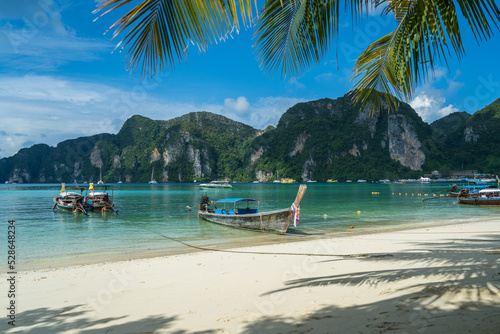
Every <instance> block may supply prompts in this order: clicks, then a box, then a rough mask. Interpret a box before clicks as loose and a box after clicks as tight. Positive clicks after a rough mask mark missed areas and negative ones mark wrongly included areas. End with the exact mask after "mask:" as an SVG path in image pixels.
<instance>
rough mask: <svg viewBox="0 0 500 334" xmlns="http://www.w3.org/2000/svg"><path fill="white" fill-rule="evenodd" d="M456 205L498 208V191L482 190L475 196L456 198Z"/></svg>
mask: <svg viewBox="0 0 500 334" xmlns="http://www.w3.org/2000/svg"><path fill="white" fill-rule="evenodd" d="M458 204H466V205H478V206H500V189H483V190H480V191H479V192H478V193H477V194H476V195H467V196H462V195H460V196H458Z"/></svg>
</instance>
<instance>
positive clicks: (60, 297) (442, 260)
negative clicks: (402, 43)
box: [0, 219, 500, 333]
mask: <svg viewBox="0 0 500 334" xmlns="http://www.w3.org/2000/svg"><path fill="white" fill-rule="evenodd" d="M499 242H500V219H487V220H482V221H480V222H471V223H460V224H456V223H455V224H454V223H450V224H446V225H444V226H432V227H431V226H426V227H421V228H419V229H405V230H400V231H392V232H387V231H384V232H381V233H370V234H357V235H349V236H343V237H336V238H326V237H325V238H321V239H314V240H302V241H298V242H293V243H280V244H273V245H264V246H252V247H242V248H238V249H237V250H238V251H241V252H247V253H225V252H224V253H221V252H213V251H212V252H210V251H206V252H193V253H189V254H178V255H171V256H163V257H151V258H141V259H135V260H126V261H115V262H106V263H98V264H87V265H81V266H71V267H65V268H58V269H56V268H49V269H40V270H32V271H24V272H20V273H19V275H18V284H17V290H18V292H19V294H18V297H17V303H18V305H19V308H18V313H17V318H16V327H15V328H11V327H8V326H7V324H6V321H5V320H4V322H2V323H0V330H2V331H4V332H6V333H12V332H13V331H14V330H16V331H19V330H20V331H23V330H24V331H30V330H35V328H36V331H37V332H39V333H78V332H82V331H84V330H85V331H91V332H99V333H101V332H107V331H113V333H130V332H154V333H173V332H179V333H199V332H203V333H276V332H283V333H297V332H301V333H308V332H314V333H331V332H332V331H333V330H334V332H346V333H347V332H368V333H371V332H380V331H385V330H396V331H402V332H410V333H411V332H419V333H445V332H454V333H466V332H469V331H471V332H475V333H478V332H485V333H486V332H495V331H496V330H497V329H498V315H499V314H500V305H499V304H498V300H499V299H500V247H499V246H498V245H499ZM250 252H254V253H250ZM255 252H267V253H269V254H256V253H255ZM272 253H317V254H336V255H334V256H318V255H315V256H304V255H293V256H292V255H275V254H272ZM2 284H5V283H3V282H2ZM2 286H3V285H2ZM4 303H5V301H4Z"/></svg>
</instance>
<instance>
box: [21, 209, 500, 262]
mask: <svg viewBox="0 0 500 334" xmlns="http://www.w3.org/2000/svg"><path fill="white" fill-rule="evenodd" d="M496 219H497V218H494V217H481V221H492V220H496ZM475 222H476V221H474V222H471V221H470V220H467V221H458V222H457V221H451V222H443V221H440V222H438V223H435V222H434V223H428V222H425V223H411V224H402V225H398V226H377V227H368V228H361V229H357V228H353V229H346V230H345V231H341V232H339V231H337V232H332V233H324V234H314V235H312V234H301V233H297V234H295V233H294V232H291V233H290V232H289V233H287V234H286V235H278V234H274V233H267V234H268V235H269V236H270V237H272V238H271V240H255V239H252V240H250V239H249V240H245V241H244V242H243V243H242V242H241V240H238V241H232V242H227V243H224V244H222V245H218V244H208V245H194V244H195V243H194V242H193V243H190V242H186V244H193V246H194V247H189V246H185V245H183V246H182V248H173V249H170V250H159V249H156V250H150V251H142V252H137V251H133V252H127V253H119V252H118V251H115V252H107V253H84V254H74V255H70V256H65V257H62V258H57V259H55V260H53V259H48V260H31V261H29V262H27V263H24V264H21V265H19V267H20V269H19V272H26V271H36V270H50V269H61V268H66V267H74V266H86V265H94V264H105V263H112V262H122V261H133V260H141V259H151V258H163V257H169V256H176V255H183V254H191V253H199V252H209V251H223V250H233V249H240V248H249V247H260V246H273V245H281V244H293V243H297V242H307V241H314V240H322V239H335V238H344V237H354V236H362V235H371V234H380V233H391V232H400V231H407V230H415V229H423V228H429V227H431V228H432V227H441V226H447V225H460V224H469V223H475ZM227 228H231V227H227ZM242 233H262V232H259V231H243V230H242ZM166 240H168V238H166ZM171 241H172V242H175V243H177V244H180V243H183V242H184V241H182V240H181V241H173V240H171ZM219 246H220V247H219ZM198 248H206V249H203V250H200V249H198Z"/></svg>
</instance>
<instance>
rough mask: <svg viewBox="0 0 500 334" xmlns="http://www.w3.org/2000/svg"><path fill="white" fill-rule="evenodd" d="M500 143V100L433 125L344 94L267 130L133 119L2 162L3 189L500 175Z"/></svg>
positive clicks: (196, 118) (301, 108)
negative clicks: (439, 172) (433, 173)
mask: <svg viewBox="0 0 500 334" xmlns="http://www.w3.org/2000/svg"><path fill="white" fill-rule="evenodd" d="M499 137H500V100H499V101H496V102H495V103H494V104H492V105H490V106H488V107H487V108H484V109H483V110H481V111H478V112H477V113H475V114H474V115H473V116H471V117H469V116H468V115H467V114H465V113H455V114H453V115H450V116H448V117H445V118H443V119H442V120H439V121H436V122H435V123H433V124H432V126H429V125H428V124H426V123H424V122H423V121H422V120H421V119H420V117H418V115H417V114H416V113H415V111H414V110H413V109H411V107H410V106H408V105H407V104H404V103H401V104H400V107H399V110H398V111H397V112H396V113H390V114H388V113H387V112H382V113H381V114H380V115H379V116H377V117H372V116H370V114H369V109H368V108H366V109H364V110H362V111H359V110H358V108H356V106H354V105H353V104H352V102H351V99H350V97H349V96H347V95H346V96H344V97H341V98H338V99H335V100H332V99H321V100H317V101H311V102H307V103H299V104H297V105H296V106H294V107H292V108H290V109H289V110H288V111H286V112H285V113H284V114H283V116H282V117H281V119H280V121H279V124H278V126H277V127H276V128H273V127H269V128H268V129H266V130H265V131H262V130H256V129H254V128H252V127H250V126H247V125H244V124H242V123H239V122H234V121H232V120H230V119H228V118H226V117H223V116H220V115H215V114H211V113H207V112H198V113H190V114H187V115H184V116H182V117H178V118H175V119H171V120H168V121H154V120H151V119H149V118H146V117H142V116H133V117H131V118H130V119H129V120H127V121H126V122H125V124H124V125H123V127H122V129H121V130H120V132H119V133H118V134H117V135H109V134H101V135H96V136H91V137H82V138H77V139H72V140H67V141H65V142H62V143H60V144H58V145H57V147H49V146H47V145H35V146H33V147H32V148H29V149H23V150H21V151H19V153H18V154H16V155H15V156H13V157H10V158H4V159H0V182H2V183H3V182H5V181H11V182H18V183H22V182H72V181H73V180H77V181H79V182H81V181H89V182H92V181H93V182H97V180H98V179H99V170H102V174H103V180H104V181H105V182H117V181H119V180H121V181H123V182H147V181H149V179H150V177H151V171H154V176H153V177H154V178H155V179H156V180H157V181H162V182H191V181H193V180H195V179H196V180H198V181H210V180H213V179H220V178H228V179H233V180H239V181H253V180H255V178H257V179H259V180H261V181H268V180H270V179H274V178H276V172H277V173H279V176H280V177H290V178H294V179H296V180H300V181H308V180H311V179H314V180H317V181H325V180H327V179H330V178H335V179H339V180H342V179H351V180H356V179H361V178H363V179H368V180H378V179H382V178H389V179H395V178H401V177H419V176H421V173H422V171H429V170H434V169H439V168H440V166H445V167H446V166H454V165H457V164H460V165H461V164H462V163H463V162H467V163H470V165H467V168H468V169H474V166H479V167H480V168H489V169H495V168H496V169H500V158H498V152H499V151H500V138H499ZM471 152H475V153H477V154H473V153H471ZM478 152H479V153H480V154H479V153H478ZM448 168H452V167H448ZM476 168H477V167H476ZM478 169H479V168H478ZM497 173H498V172H497Z"/></svg>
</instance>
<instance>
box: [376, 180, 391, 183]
mask: <svg viewBox="0 0 500 334" xmlns="http://www.w3.org/2000/svg"><path fill="white" fill-rule="evenodd" d="M378 182H379V183H391V180H388V179H383V180H379V181H378Z"/></svg>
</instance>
